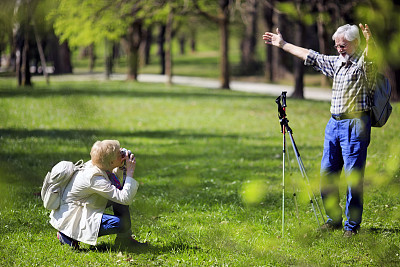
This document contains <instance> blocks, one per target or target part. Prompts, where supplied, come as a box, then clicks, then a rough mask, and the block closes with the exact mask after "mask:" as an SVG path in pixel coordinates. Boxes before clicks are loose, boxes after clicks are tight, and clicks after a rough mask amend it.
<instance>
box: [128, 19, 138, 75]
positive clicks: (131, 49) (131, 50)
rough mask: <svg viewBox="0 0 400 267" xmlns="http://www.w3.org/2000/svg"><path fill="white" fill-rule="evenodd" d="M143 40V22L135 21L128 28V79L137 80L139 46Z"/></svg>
mask: <svg viewBox="0 0 400 267" xmlns="http://www.w3.org/2000/svg"><path fill="white" fill-rule="evenodd" d="M141 40H142V23H141V22H140V21H134V22H133V23H132V24H131V25H130V26H129V28H128V35H127V44H128V51H127V52H128V80H134V81H137V78H138V71H139V47H140V42H141Z"/></svg>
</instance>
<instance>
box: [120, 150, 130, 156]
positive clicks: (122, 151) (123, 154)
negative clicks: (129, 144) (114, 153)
mask: <svg viewBox="0 0 400 267" xmlns="http://www.w3.org/2000/svg"><path fill="white" fill-rule="evenodd" d="M126 152H128V158H130V157H131V155H132V152H131V151H130V150H128V149H126V148H122V149H121V151H120V153H121V156H122V157H123V158H124V157H125V156H126V154H127V153H126Z"/></svg>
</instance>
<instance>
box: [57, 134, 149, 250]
mask: <svg viewBox="0 0 400 267" xmlns="http://www.w3.org/2000/svg"><path fill="white" fill-rule="evenodd" d="M129 154H130V155H129ZM90 156H91V160H90V161H88V162H86V163H85V164H84V167H83V169H82V170H80V171H78V172H77V173H75V174H74V176H73V177H72V178H71V180H70V182H69V183H68V185H67V186H66V188H65V191H64V193H63V195H62V198H61V205H60V207H59V208H58V209H56V210H53V211H52V212H51V214H50V224H51V225H52V226H53V227H54V228H56V229H57V230H58V232H57V238H58V239H59V241H60V242H61V244H68V245H70V246H72V247H73V248H75V249H77V248H79V242H84V243H87V244H90V245H96V243H97V238H98V237H100V236H104V235H110V234H117V236H116V239H115V245H116V246H121V245H122V246H129V245H138V244H141V243H139V242H138V241H136V240H135V239H133V238H132V232H131V219H130V213H129V204H131V203H132V201H133V198H134V196H135V194H136V192H137V189H138V187H139V184H138V182H137V181H136V180H135V179H133V174H134V171H135V166H136V159H135V156H134V155H133V154H131V153H128V152H126V151H124V150H122V149H121V148H120V144H119V142H118V141H116V140H104V141H97V142H96V143H94V145H93V147H92V149H91V152H90ZM124 162H126V164H125V167H124ZM124 176H126V177H124ZM120 181H122V182H120ZM110 205H111V206H112V207H113V211H114V215H110V214H105V213H104V211H105V209H106V207H107V206H110Z"/></svg>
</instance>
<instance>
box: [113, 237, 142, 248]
mask: <svg viewBox="0 0 400 267" xmlns="http://www.w3.org/2000/svg"><path fill="white" fill-rule="evenodd" d="M114 245H115V246H117V247H147V246H148V244H147V242H145V243H141V242H139V241H137V240H136V239H134V238H133V237H132V236H129V237H119V236H117V237H116V238H115V241H114Z"/></svg>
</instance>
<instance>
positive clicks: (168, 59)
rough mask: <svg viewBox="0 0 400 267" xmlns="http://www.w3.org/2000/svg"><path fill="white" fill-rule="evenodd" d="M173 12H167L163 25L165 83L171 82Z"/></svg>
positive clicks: (169, 83)
mask: <svg viewBox="0 0 400 267" xmlns="http://www.w3.org/2000/svg"><path fill="white" fill-rule="evenodd" d="M173 17H174V13H173V10H172V9H171V11H170V12H169V14H168V18H167V24H166V27H165V43H166V51H165V52H166V53H165V74H166V75H167V84H168V85H171V84H172V51H171V50H172V22H173Z"/></svg>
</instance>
